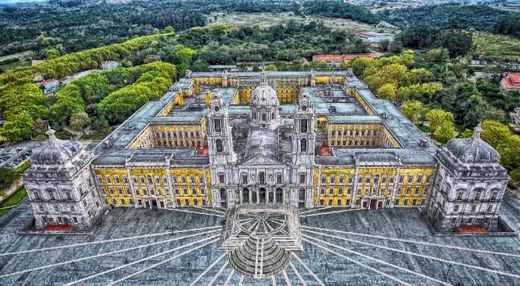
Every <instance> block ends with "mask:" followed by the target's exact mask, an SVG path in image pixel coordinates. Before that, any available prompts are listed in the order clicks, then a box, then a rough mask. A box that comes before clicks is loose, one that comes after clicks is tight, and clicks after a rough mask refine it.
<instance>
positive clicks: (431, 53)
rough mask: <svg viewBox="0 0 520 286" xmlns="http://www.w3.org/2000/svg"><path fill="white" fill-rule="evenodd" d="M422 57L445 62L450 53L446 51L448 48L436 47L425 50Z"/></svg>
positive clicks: (435, 61)
mask: <svg viewBox="0 0 520 286" xmlns="http://www.w3.org/2000/svg"><path fill="white" fill-rule="evenodd" d="M424 58H425V59H426V61H428V62H433V63H446V62H448V61H449V59H450V55H449V53H448V50H446V49H442V48H437V49H431V50H428V51H427V52H426V54H425V55H424Z"/></svg>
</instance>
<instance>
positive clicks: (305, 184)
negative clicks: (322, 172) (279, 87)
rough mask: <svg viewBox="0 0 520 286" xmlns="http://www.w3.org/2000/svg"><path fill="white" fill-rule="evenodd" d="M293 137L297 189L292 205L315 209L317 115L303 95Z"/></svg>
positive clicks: (304, 94)
mask: <svg viewBox="0 0 520 286" xmlns="http://www.w3.org/2000/svg"><path fill="white" fill-rule="evenodd" d="M296 108H297V110H296V114H295V116H294V129H293V135H292V158H293V170H292V180H293V184H294V186H296V187H295V189H293V190H292V192H291V199H290V200H291V204H292V205H294V206H298V207H313V204H314V202H313V197H314V196H313V195H312V190H313V183H312V174H313V169H314V156H315V148H316V133H315V132H314V125H315V115H314V108H313V106H312V103H311V102H310V99H309V96H308V95H307V94H306V93H303V94H301V95H300V97H299V98H298V104H297V106H296Z"/></svg>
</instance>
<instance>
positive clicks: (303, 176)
mask: <svg viewBox="0 0 520 286" xmlns="http://www.w3.org/2000/svg"><path fill="white" fill-rule="evenodd" d="M300 184H305V174H301V175H300Z"/></svg>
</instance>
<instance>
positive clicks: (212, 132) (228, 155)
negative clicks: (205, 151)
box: [207, 90, 237, 165]
mask: <svg viewBox="0 0 520 286" xmlns="http://www.w3.org/2000/svg"><path fill="white" fill-rule="evenodd" d="M208 119H209V123H208V132H207V133H208V146H209V159H210V163H211V164H212V165H228V164H234V163H236V160H237V155H236V154H235V152H234V150H233V138H232V134H231V131H232V128H231V127H230V126H229V116H228V110H227V106H226V105H225V104H224V102H223V101H222V98H220V96H219V95H218V93H217V91H216V90H215V91H213V92H212V95H211V103H210V110H209V114H208Z"/></svg>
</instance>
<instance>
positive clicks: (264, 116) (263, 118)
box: [262, 112, 267, 121]
mask: <svg viewBox="0 0 520 286" xmlns="http://www.w3.org/2000/svg"><path fill="white" fill-rule="evenodd" d="M262 121H267V114H265V113H264V112H262Z"/></svg>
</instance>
